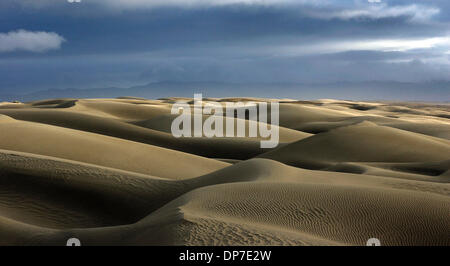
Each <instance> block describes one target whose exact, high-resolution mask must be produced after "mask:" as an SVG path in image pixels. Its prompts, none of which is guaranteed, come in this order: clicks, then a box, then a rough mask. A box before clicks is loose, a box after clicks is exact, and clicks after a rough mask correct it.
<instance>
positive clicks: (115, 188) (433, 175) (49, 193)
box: [0, 97, 450, 245]
mask: <svg viewBox="0 0 450 266" xmlns="http://www.w3.org/2000/svg"><path fill="white" fill-rule="evenodd" d="M176 100H178V98H166V99H160V100H146V99H140V98H132V97H124V98H119V99H58V100H46V101H35V102H29V103H9V102H3V103H0V245H65V244H66V241H67V239H69V238H71V237H76V238H78V239H80V240H81V242H82V244H83V245H365V243H366V241H367V240H368V239H369V238H372V237H375V238H378V239H380V241H381V243H382V245H450V184H449V182H450V120H449V118H450V105H446V104H430V103H404V102H353V101H339V100H317V101H295V100H287V99H286V100H278V101H279V102H280V128H279V132H280V142H281V143H280V145H279V146H278V147H277V148H275V149H270V150H267V149H261V148H260V140H261V138H248V137H247V138H207V137H199V138H175V137H173V136H172V134H171V131H170V125H171V123H172V120H173V119H174V118H175V115H171V113H170V111H171V106H172V104H173V103H174V102H175V101H176ZM186 100H190V101H191V100H192V99H186ZM213 100H216V101H220V102H222V103H225V102H227V101H239V100H253V101H265V100H264V99H232V98H227V99H213ZM246 123H247V124H246V125H247V126H248V121H246Z"/></svg>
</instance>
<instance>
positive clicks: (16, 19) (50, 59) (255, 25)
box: [0, 0, 450, 92]
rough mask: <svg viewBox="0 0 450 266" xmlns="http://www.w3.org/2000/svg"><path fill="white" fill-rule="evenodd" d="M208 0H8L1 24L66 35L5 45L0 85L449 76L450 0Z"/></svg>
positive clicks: (0, 8) (0, 6) (4, 29)
mask: <svg viewBox="0 0 450 266" xmlns="http://www.w3.org/2000/svg"><path fill="white" fill-rule="evenodd" d="M212 2H214V1H199V0H192V1H177V0H173V1H139V0H134V1H121V0H113V1H103V0H96V1H94V0H93V1H84V2H82V3H80V4H69V3H67V2H64V1H52V0H47V1H39V2H36V1H26V0H21V1H12V0H5V1H2V2H1V3H0V22H1V23H0V33H2V34H8V33H10V32H13V31H17V30H19V29H24V30H26V31H27V32H30V33H36V32H46V33H55V34H58V36H60V37H61V38H63V39H64V40H65V42H63V43H61V44H60V46H58V47H56V48H59V49H51V50H48V51H46V52H44V53H34V52H33V51H32V50H23V49H22V50H20V49H18V50H14V51H12V52H7V53H6V52H3V53H2V52H0V92H10V91H11V90H17V91H21V92H25V91H31V90H36V89H42V88H65V87H83V88H89V87H93V86H113V85H123V84H133V83H134V84H138V83H144V82H150V81H161V80H175V81H199V80H208V81H211V80H216V81H225V82H255V81H258V82H281V81H283V82H285V81H286V82H335V81H342V80H345V81H364V80H397V81H414V82H416V81H417V82H419V81H424V80H433V79H439V80H442V79H447V80H448V79H450V78H449V77H448V74H447V73H449V72H448V70H449V54H448V53H449V51H450V41H449V39H448V38H449V37H448V36H449V34H450V33H449V20H450V15H449V9H450V5H449V4H448V3H447V1H435V2H433V3H431V2H432V1H400V0H396V1H381V3H373V4H371V3H368V1H362V0H361V1H334V2H333V1H266V2H269V4H260V3H261V1H256V0H255V1H250V0H249V1H245V0H242V1H231V0H222V1H215V4H211V3H212ZM167 3H168V4H167ZM186 3H188V4H186ZM230 3H231V4H230ZM38 41H39V42H40V40H35V42H38ZM0 42H1V40H0ZM0 47H1V43H0Z"/></svg>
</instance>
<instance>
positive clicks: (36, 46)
mask: <svg viewBox="0 0 450 266" xmlns="http://www.w3.org/2000/svg"><path fill="white" fill-rule="evenodd" d="M64 41H65V39H64V38H63V37H62V36H60V35H58V34H57V33H54V32H45V31H34V32H33V31H27V30H17V31H10V32H8V33H0V52H14V51H29V52H45V51H48V50H54V49H59V48H60V47H61V44H62V43H63V42H64Z"/></svg>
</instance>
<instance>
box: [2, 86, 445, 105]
mask: <svg viewBox="0 0 450 266" xmlns="http://www.w3.org/2000/svg"><path fill="white" fill-rule="evenodd" d="M194 93H203V96H204V97H243V96H252V97H269V98H294V99H319V98H335V99H348V100H404V101H439V102H449V101H450V81H430V82H422V83H408V82H395V81H367V82H336V83H226V82H172V81H165V82H157V83H149V84H146V85H142V86H133V87H129V88H117V87H110V88H95V89H74V88H70V89H49V90H42V91H36V92H33V93H29V94H23V95H14V94H11V95H0V101H33V100H39V99H50V98H114V97H120V96H135V97H143V98H152V99H156V98H162V97H173V96H178V97H193V95H194Z"/></svg>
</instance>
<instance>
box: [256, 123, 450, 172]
mask: <svg viewBox="0 0 450 266" xmlns="http://www.w3.org/2000/svg"><path fill="white" fill-rule="evenodd" d="M362 151H364V152H362ZM260 157H263V158H270V159H274V160H277V161H280V162H283V163H286V164H290V165H295V166H299V167H307V168H309V167H312V168H315V167H319V168H320V167H321V166H322V165H323V166H325V165H327V164H328V163H329V162H432V161H443V160H446V159H448V158H450V142H449V141H447V140H444V139H439V138H434V137H431V136H426V135H421V134H416V133H413V132H409V131H404V130H399V129H394V128H390V127H384V126H377V125H376V124H374V123H371V122H367V121H366V122H362V123H359V124H356V125H351V126H344V127H340V128H337V129H334V130H332V131H329V132H326V133H321V134H317V135H315V136H312V137H310V138H307V139H304V140H300V141H298V142H295V143H292V144H289V145H287V146H284V147H281V148H279V149H276V150H274V151H270V152H268V153H265V154H263V155H261V156H260ZM308 165H309V167H308Z"/></svg>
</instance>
